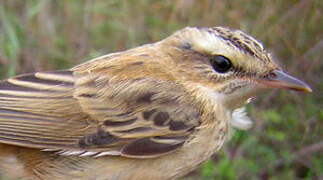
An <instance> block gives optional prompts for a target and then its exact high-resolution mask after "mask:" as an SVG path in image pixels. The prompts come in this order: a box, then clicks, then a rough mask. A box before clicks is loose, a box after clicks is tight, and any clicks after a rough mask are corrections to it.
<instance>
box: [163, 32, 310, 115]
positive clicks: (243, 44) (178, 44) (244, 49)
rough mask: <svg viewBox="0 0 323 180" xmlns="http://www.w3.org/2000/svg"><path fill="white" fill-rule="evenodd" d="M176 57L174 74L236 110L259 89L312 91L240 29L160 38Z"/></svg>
mask: <svg viewBox="0 0 323 180" xmlns="http://www.w3.org/2000/svg"><path fill="white" fill-rule="evenodd" d="M160 44H162V45H165V46H164V47H165V48H169V47H175V48H173V49H172V50H171V51H169V52H174V53H168V55H169V56H170V57H172V58H171V59H173V60H175V61H176V62H175V63H174V64H176V66H174V67H173V69H172V71H173V72H175V73H174V75H175V76H177V77H181V78H182V81H181V82H182V83H185V84H186V85H188V86H187V87H190V88H194V89H196V88H198V89H200V90H202V91H203V92H205V93H206V94H208V95H209V96H212V97H213V99H215V100H216V101H217V102H221V103H223V104H226V105H227V106H228V108H230V109H235V108H237V107H240V106H242V105H243V104H244V103H245V101H246V100H247V99H248V98H250V97H251V96H253V95H254V94H255V93H256V92H257V91H259V90H260V89H265V88H283V89H290V90H297V91H305V92H311V91H312V90H311V88H310V87H309V86H308V85H307V84H305V83H304V82H302V81H300V80H298V79H296V78H294V77H292V76H290V75H288V74H287V73H284V72H283V70H282V68H281V67H280V66H279V65H278V64H277V63H276V62H275V61H274V60H273V59H272V57H271V55H270V53H268V52H267V51H266V50H265V49H264V47H263V45H262V44H261V43H260V42H259V41H257V40H256V39H254V38H253V37H251V36H249V35H247V34H246V33H244V32H242V31H240V30H231V29H229V28H223V27H213V28H193V27H188V28H185V29H182V30H180V31H178V32H176V33H174V34H173V35H172V36H170V37H169V38H167V39H165V40H164V41H161V43H160Z"/></svg>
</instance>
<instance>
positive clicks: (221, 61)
mask: <svg viewBox="0 0 323 180" xmlns="http://www.w3.org/2000/svg"><path fill="white" fill-rule="evenodd" d="M210 63H211V65H212V67H213V69H214V70H215V71H216V72H219V73H225V72H228V71H229V70H230V68H231V67H232V63H231V61H230V60H229V59H228V58H226V57H224V56H221V55H216V56H213V57H212V58H211V59H210Z"/></svg>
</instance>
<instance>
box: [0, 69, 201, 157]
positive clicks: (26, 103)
mask: <svg viewBox="0 0 323 180" xmlns="http://www.w3.org/2000/svg"><path fill="white" fill-rule="evenodd" d="M111 79H113V78H112V77H110V76H108V75H107V74H99V73H83V74H78V73H75V72H74V73H73V71H72V70H67V71H55V72H43V73H34V74H27V75H21V76H16V77H13V78H11V79H8V80H6V81H2V82H0V142H1V143H7V144H14V145H19V146H25V147H31V148H40V149H45V150H59V151H60V152H61V154H62V155H80V156H88V155H91V156H98V157H99V156H102V155H122V156H126V157H135V158H151V157H156V156H160V155H163V154H166V153H169V152H172V151H174V150H176V149H177V148H179V147H181V146H182V145H183V144H184V142H185V141H186V140H187V139H189V137H190V135H191V133H192V131H193V130H194V128H195V127H196V126H198V125H199V123H200V122H199V113H198V112H197V110H196V108H194V106H192V104H190V103H189V102H186V101H183V100H182V99H180V97H181V94H183V92H182V90H181V88H180V87H177V86H176V85H174V84H171V83H169V82H165V81H159V80H155V79H149V78H138V79H127V80H120V81H116V80H113V81H112V80H111ZM165 92H167V93H165Z"/></svg>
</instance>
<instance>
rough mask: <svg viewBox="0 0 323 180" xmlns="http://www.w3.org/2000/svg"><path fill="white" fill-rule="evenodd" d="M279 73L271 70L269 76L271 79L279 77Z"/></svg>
mask: <svg viewBox="0 0 323 180" xmlns="http://www.w3.org/2000/svg"><path fill="white" fill-rule="evenodd" d="M277 76H278V75H277V73H275V72H270V73H269V74H268V78H269V79H276V78H277Z"/></svg>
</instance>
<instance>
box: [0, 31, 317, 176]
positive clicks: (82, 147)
mask: <svg viewBox="0 0 323 180" xmlns="http://www.w3.org/2000/svg"><path fill="white" fill-rule="evenodd" d="M265 87H279V88H287V89H294V90H302V91H308V92H309V91H311V90H310V88H309V87H308V86H307V85H306V84H304V83H302V82H301V81H299V80H297V79H295V78H292V77H291V76H289V75H287V74H285V73H283V72H282V71H281V68H280V67H279V66H278V65H277V64H276V63H275V62H274V61H273V60H272V59H271V57H270V54H268V53H267V52H266V51H265V50H264V48H263V46H262V45H261V44H260V43H259V42H258V41H256V40H255V39H254V38H252V37H250V36H248V35H247V34H245V33H243V32H241V31H235V30H231V29H228V28H223V27H215V28H185V29H183V30H180V31H178V32H176V33H175V34H173V35H172V36H170V37H168V38H166V39H165V40H162V41H160V42H157V43H154V44H148V45H144V46H141V47H137V48H134V49H131V50H128V51H124V52H119V53H114V54H109V55H106V56H102V57H99V58H96V59H94V60H92V61H89V62H86V63H84V64H81V65H78V66H76V67H74V68H72V69H69V70H63V71H53V72H38V73H34V74H25V75H20V76H16V77H13V78H11V79H8V80H5V81H2V82H1V83H0V143H1V144H0V146H1V148H0V149H1V150H0V170H1V171H3V172H4V173H6V174H8V175H10V176H13V177H21V178H26V179H98V180H100V179H174V178H176V177H180V176H183V175H185V174H187V173H188V172H190V171H192V170H193V169H195V168H196V167H198V166H199V165H200V164H202V163H203V162H204V161H206V160H207V159H208V158H209V157H210V156H211V155H212V154H213V153H214V152H215V151H216V150H218V149H219V148H220V147H221V146H222V144H223V143H224V142H225V139H226V137H227V134H228V130H229V127H230V124H231V123H232V124H233V125H234V126H235V127H237V128H239V127H240V125H239V124H237V123H236V122H237V121H236V119H235V118H237V117H238V119H239V117H240V118H242V119H244V118H243V117H241V116H239V115H235V113H234V112H236V110H237V109H239V108H241V107H242V106H243V105H244V104H245V102H246V101H247V99H248V98H250V97H251V96H252V95H254V94H255V93H256V92H257V91H258V90H259V89H263V88H265ZM237 112H238V111H237ZM239 112H240V111H239ZM245 119H246V118H245ZM230 122H231V123H230ZM241 128H242V129H243V127H242V126H241Z"/></svg>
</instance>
